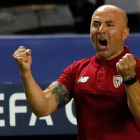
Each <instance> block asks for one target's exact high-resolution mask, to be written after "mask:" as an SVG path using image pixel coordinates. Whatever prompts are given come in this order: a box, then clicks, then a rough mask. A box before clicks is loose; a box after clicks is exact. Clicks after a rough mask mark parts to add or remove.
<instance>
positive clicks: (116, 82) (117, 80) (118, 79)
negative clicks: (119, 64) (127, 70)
mask: <svg viewBox="0 0 140 140" xmlns="http://www.w3.org/2000/svg"><path fill="white" fill-rule="evenodd" d="M122 82H123V80H122V77H121V76H120V75H115V76H113V84H114V86H115V88H118V87H119V86H120V85H121V84H122Z"/></svg>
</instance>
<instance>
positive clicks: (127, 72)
mask: <svg viewBox="0 0 140 140" xmlns="http://www.w3.org/2000/svg"><path fill="white" fill-rule="evenodd" d="M116 67H117V71H118V73H119V74H120V75H121V76H122V78H123V80H127V79H128V78H130V77H131V76H133V75H135V68H136V60H135V58H134V56H133V55H132V54H129V53H127V54H125V55H124V56H123V57H122V59H120V60H119V62H117V63H116Z"/></svg>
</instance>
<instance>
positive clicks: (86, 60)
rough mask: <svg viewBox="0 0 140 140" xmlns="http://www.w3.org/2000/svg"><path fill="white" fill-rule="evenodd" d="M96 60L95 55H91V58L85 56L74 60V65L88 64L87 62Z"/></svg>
mask: <svg viewBox="0 0 140 140" xmlns="http://www.w3.org/2000/svg"><path fill="white" fill-rule="evenodd" d="M94 60H95V56H93V57H90V58H84V59H81V60H78V61H74V62H73V65H74V66H81V65H86V64H89V63H91V62H94Z"/></svg>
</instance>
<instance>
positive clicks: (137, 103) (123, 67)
mask: <svg viewBox="0 0 140 140" xmlns="http://www.w3.org/2000/svg"><path fill="white" fill-rule="evenodd" d="M116 67H117V70H118V72H119V74H120V75H121V76H122V78H123V80H124V81H128V79H129V78H130V77H132V76H134V75H136V73H135V68H136V60H135V59H134V56H133V55H132V54H126V55H125V56H124V57H123V58H122V59H120V61H119V62H118V63H117V64H116ZM133 81H134V83H133ZM133 81H132V83H133V84H132V85H127V84H125V89H126V93H127V101H128V107H129V109H130V111H131V113H132V114H133V116H134V117H135V118H137V119H138V120H140V83H139V82H138V80H137V79H134V80H133Z"/></svg>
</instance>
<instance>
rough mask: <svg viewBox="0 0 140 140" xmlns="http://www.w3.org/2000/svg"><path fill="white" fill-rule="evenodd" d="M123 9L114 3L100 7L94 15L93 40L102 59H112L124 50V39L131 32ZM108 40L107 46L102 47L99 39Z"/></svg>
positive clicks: (92, 25)
mask: <svg viewBox="0 0 140 140" xmlns="http://www.w3.org/2000/svg"><path fill="white" fill-rule="evenodd" d="M124 17H126V15H125V13H123V11H122V10H121V9H119V8H117V7H115V6H112V5H105V6H101V7H99V8H98V9H97V10H96V11H95V12H94V14H93V16H92V21H91V27H90V32H91V34H90V35H91V41H92V44H93V45H94V48H95V50H96V53H97V56H98V57H99V58H100V59H105V60H110V59H113V58H114V57H116V56H118V55H119V54H120V53H122V52H123V50H124V49H123V44H124V40H125V39H126V38H127V36H128V34H129V29H128V28H127V27H126V25H127V21H126V19H127V18H124ZM100 39H105V40H107V47H106V48H105V49H101V46H100V43H99V40H100Z"/></svg>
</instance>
